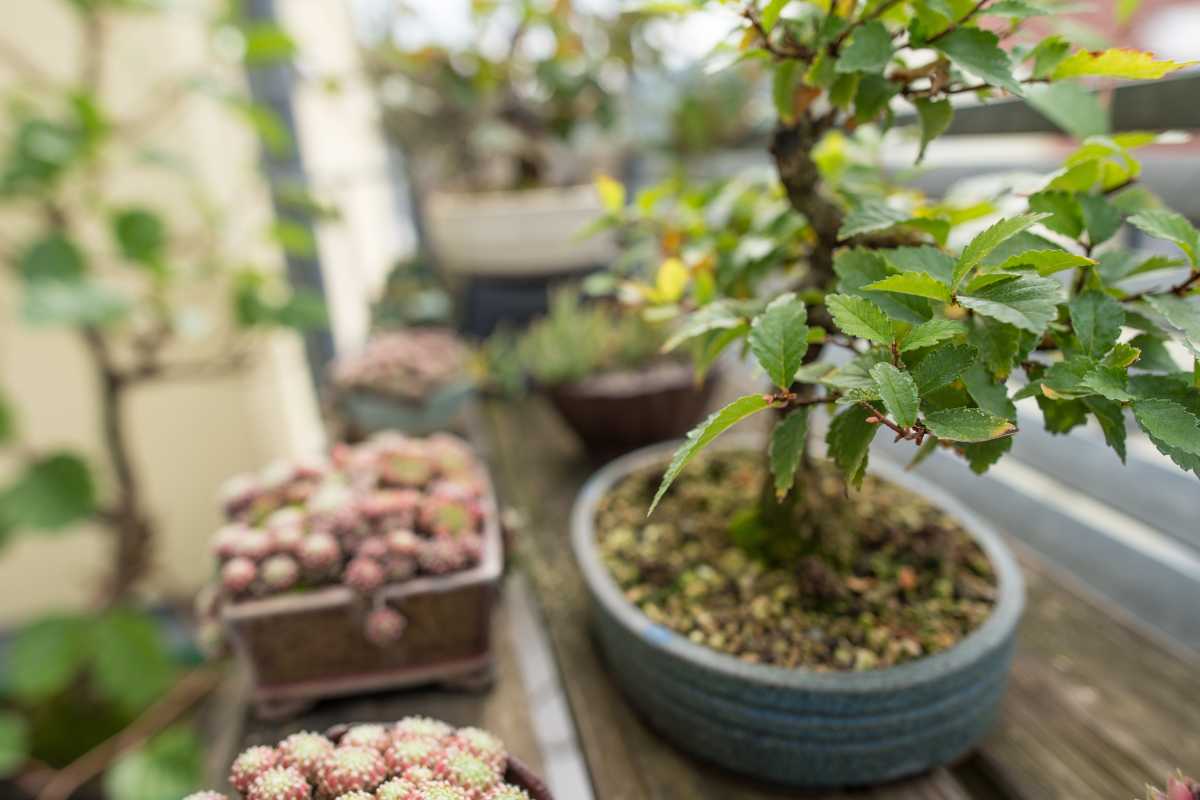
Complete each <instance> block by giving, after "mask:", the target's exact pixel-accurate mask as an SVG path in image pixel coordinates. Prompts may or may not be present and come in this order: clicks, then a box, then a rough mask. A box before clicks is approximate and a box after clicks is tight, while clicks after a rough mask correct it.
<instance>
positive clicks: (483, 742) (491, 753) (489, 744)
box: [450, 727, 508, 770]
mask: <svg viewBox="0 0 1200 800" xmlns="http://www.w3.org/2000/svg"><path fill="white" fill-rule="evenodd" d="M450 746H451V747H458V748H461V749H462V750H466V751H467V752H468V753H474V754H475V755H477V756H479V757H480V758H482V759H483V760H484V761H487V762H488V763H489V764H492V765H494V766H495V767H496V768H497V769H500V770H503V769H504V767H505V765H506V764H507V763H508V751H507V750H506V749H505V748H504V742H502V741H500V740H499V739H498V738H497V737H495V736H493V735H492V734H491V733H488V732H487V731H485V730H484V729H483V728H473V727H467V728H459V729H458V730H457V731H455V732H454V735H453V736H452V737H451V743H450Z"/></svg>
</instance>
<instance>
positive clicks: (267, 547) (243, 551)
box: [235, 528, 272, 561]
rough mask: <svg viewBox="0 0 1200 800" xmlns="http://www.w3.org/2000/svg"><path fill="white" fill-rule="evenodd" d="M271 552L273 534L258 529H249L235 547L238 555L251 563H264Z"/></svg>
mask: <svg viewBox="0 0 1200 800" xmlns="http://www.w3.org/2000/svg"><path fill="white" fill-rule="evenodd" d="M271 550H272V542H271V534H269V533H267V532H266V531H263V530H258V529H257V528H247V529H246V530H245V532H244V533H243V534H242V536H241V538H240V539H238V543H237V546H236V547H235V553H236V555H238V556H241V557H242V558H248V559H250V560H251V561H262V560H263V559H264V558H266V557H267V556H269V555H271Z"/></svg>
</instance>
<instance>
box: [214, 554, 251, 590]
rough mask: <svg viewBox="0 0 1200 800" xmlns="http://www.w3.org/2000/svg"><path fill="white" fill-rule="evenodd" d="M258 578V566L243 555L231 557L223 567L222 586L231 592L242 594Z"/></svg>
mask: <svg viewBox="0 0 1200 800" xmlns="http://www.w3.org/2000/svg"><path fill="white" fill-rule="evenodd" d="M257 578H258V567H257V566H256V565H255V563H254V562H253V561H251V560H250V559H248V558H243V557H242V556H237V557H236V558H231V559H230V560H228V561H226V562H225V566H223V567H221V587H222V588H223V589H224V590H225V591H226V592H229V593H230V594H242V593H244V592H245V591H246V590H248V589H249V588H250V587H251V586H252V585H254V581H255V580H256V579H257Z"/></svg>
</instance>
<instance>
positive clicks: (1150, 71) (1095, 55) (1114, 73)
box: [1052, 47, 1197, 80]
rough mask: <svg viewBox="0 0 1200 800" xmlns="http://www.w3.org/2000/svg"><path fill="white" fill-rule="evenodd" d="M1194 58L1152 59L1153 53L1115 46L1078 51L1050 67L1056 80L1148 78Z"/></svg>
mask: <svg viewBox="0 0 1200 800" xmlns="http://www.w3.org/2000/svg"><path fill="white" fill-rule="evenodd" d="M1195 63H1197V62H1195V61H1155V60H1154V54H1153V53H1147V52H1145V51H1144V50H1131V49H1128V48H1121V47H1116V48H1113V49H1111V50H1094V51H1089V50H1079V51H1077V52H1075V53H1072V54H1071V55H1070V56H1068V57H1067V58H1066V59H1065V60H1063V62H1062V63H1061V64H1059V65H1058V67H1057V68H1056V69H1055V70H1054V75H1053V76H1052V77H1054V78H1055V79H1056V80H1057V79H1060V78H1079V77H1084V76H1087V75H1097V76H1103V77H1108V78H1129V79H1132V80H1150V79H1154V78H1161V77H1162V76H1163V75H1166V74H1168V73H1171V72H1174V71H1176V70H1179V69H1183V68H1184V67H1190V66H1192V65H1193V64H1195Z"/></svg>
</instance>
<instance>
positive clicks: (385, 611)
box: [366, 606, 408, 740]
mask: <svg viewBox="0 0 1200 800" xmlns="http://www.w3.org/2000/svg"><path fill="white" fill-rule="evenodd" d="M407 627H408V620H407V619H405V618H404V615H403V614H401V613H400V612H399V611H396V610H395V609H393V608H388V607H386V606H384V607H383V608H377V609H375V610H374V611H372V612H371V613H369V614H367V629H366V635H367V641H369V642H370V643H371V644H373V645H375V646H376V647H387V646H388V645H391V644H395V643H396V642H398V641H400V637H401V636H403V635H404V629H405V628H407ZM388 738H389V740H390V738H391V737H388Z"/></svg>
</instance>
